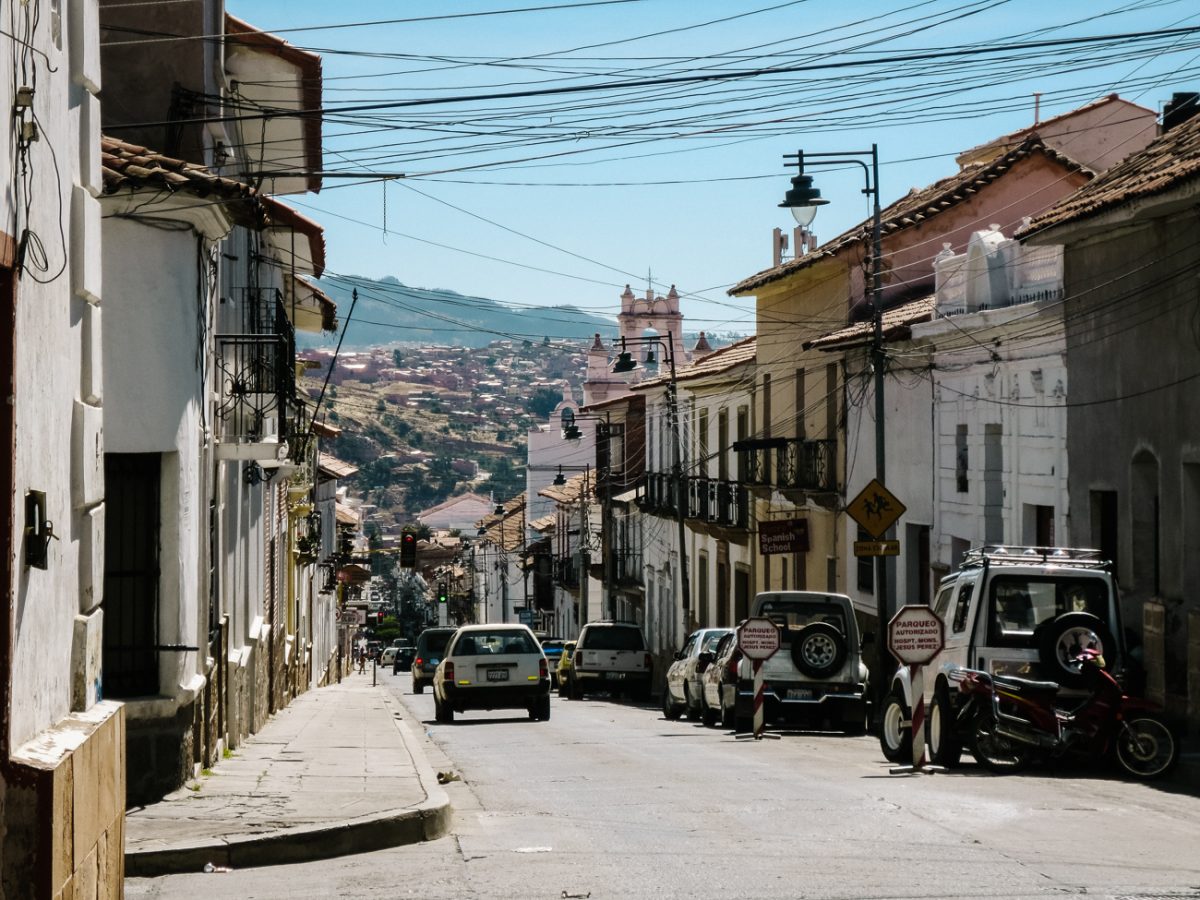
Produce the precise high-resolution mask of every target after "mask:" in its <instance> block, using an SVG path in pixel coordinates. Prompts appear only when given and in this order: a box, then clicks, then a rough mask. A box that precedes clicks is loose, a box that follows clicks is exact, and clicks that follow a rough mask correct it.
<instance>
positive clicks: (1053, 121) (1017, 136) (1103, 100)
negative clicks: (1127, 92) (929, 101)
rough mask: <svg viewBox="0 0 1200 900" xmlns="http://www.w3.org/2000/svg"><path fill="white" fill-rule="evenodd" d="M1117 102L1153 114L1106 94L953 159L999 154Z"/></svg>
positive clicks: (975, 147) (1113, 95) (976, 147)
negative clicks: (987, 152) (989, 152)
mask: <svg viewBox="0 0 1200 900" xmlns="http://www.w3.org/2000/svg"><path fill="white" fill-rule="evenodd" d="M1118 102H1120V103H1127V104H1129V105H1130V106H1134V107H1137V108H1138V109H1141V110H1143V111H1144V112H1146V113H1150V114H1151V115H1153V114H1154V110H1152V109H1150V108H1148V107H1145V106H1141V105H1140V104H1138V103H1134V102H1133V101H1131V100H1124V99H1123V98H1122V97H1121V95H1120V94H1107V95H1105V96H1103V97H1100V98H1099V99H1096V100H1093V101H1092V102H1091V103H1085V104H1084V105H1083V106H1078V107H1076V108H1075V109H1072V110H1069V111H1067V112H1065V113H1060V114H1059V115H1057V116H1051V117H1050V118H1049V119H1042V120H1041V121H1040V122H1038V123H1037V124H1035V125H1026V126H1025V127H1024V128H1018V129H1016V130H1015V131H1010V132H1009V133H1008V134H1003V135H1001V136H1000V137H998V138H993V139H992V140H990V141H987V142H986V143H983V144H976V145H975V146H974V147H972V148H970V149H969V150H964V151H963V152H962V153H960V154H958V156H956V157H955V159H956V160H957V161H958V162H959V164H961V163H962V162H963V161H964V160H967V159H970V158H971V157H973V156H975V155H977V154H978V153H979V152H980V151H981V150H988V149H993V148H994V149H995V151H996V152H997V153H999V152H1001V150H1003V149H1006V148H1008V147H1013V146H1015V145H1017V144H1019V143H1020V142H1021V141H1023V140H1025V138H1027V137H1028V136H1029V135H1031V134H1035V133H1037V132H1038V131H1039V130H1045V128H1046V127H1047V126H1048V125H1057V124H1058V123H1059V122H1065V121H1066V120H1067V119H1072V118H1074V117H1075V116H1078V115H1081V114H1083V113H1086V112H1091V111H1092V110H1094V109H1098V108H1099V107H1101V106H1107V105H1109V104H1110V103H1118Z"/></svg>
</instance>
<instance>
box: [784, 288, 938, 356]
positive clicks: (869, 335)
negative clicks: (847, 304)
mask: <svg viewBox="0 0 1200 900" xmlns="http://www.w3.org/2000/svg"><path fill="white" fill-rule="evenodd" d="M936 306H937V296H936V295H930V296H928V297H922V298H921V299H920V300H910V301H909V302H908V303H901V304H900V305H899V306H893V307H892V308H891V309H885V310H884V311H883V323H882V324H883V339H884V341H894V340H904V339H906V338H908V337H909V335H910V333H911V332H910V330H909V327H910V326H912V325H916V324H917V323H918V322H928V321H929V320H930V319H932V318H933V310H934V308H935V307H936ZM874 337H875V323H874V321H872V320H870V319H868V320H867V321H865V322H853V323H851V324H850V325H847V326H846V327H845V328H839V329H838V330H837V331H831V332H829V333H828V334H823V335H821V336H820V337H819V338H816V339H815V340H811V341H808V342H807V343H805V344H804V349H805V350H808V349H809V348H812V347H815V348H817V349H818V350H845V349H847V348H849V347H856V346H859V345H861V344H867V343H870V342H871V341H872V340H873V339H874Z"/></svg>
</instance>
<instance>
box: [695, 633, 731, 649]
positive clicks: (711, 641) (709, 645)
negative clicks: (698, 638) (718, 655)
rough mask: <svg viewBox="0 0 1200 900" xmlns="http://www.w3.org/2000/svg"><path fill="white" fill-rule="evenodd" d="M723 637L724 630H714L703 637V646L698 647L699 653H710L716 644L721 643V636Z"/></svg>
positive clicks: (715, 647)
mask: <svg viewBox="0 0 1200 900" xmlns="http://www.w3.org/2000/svg"><path fill="white" fill-rule="evenodd" d="M723 637H725V632H723V631H714V632H712V634H710V635H708V636H707V637H706V638H705V639H704V646H703V647H701V648H700V652H701V653H705V652H708V653H712V652H713V651H714V650H716V649H717V644H719V643H721V638H723Z"/></svg>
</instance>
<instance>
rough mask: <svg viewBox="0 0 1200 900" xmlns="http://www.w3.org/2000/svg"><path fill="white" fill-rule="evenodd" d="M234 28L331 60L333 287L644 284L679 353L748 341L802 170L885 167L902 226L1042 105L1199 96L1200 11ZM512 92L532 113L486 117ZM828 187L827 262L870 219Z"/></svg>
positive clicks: (1048, 6) (519, 295)
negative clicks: (832, 244)
mask: <svg viewBox="0 0 1200 900" xmlns="http://www.w3.org/2000/svg"><path fill="white" fill-rule="evenodd" d="M226 6H227V9H228V11H229V12H230V13H232V14H233V15H236V16H238V17H239V18H242V19H245V20H246V21H248V22H250V23H251V24H252V25H254V26H255V27H258V28H262V29H264V30H267V31H272V32H274V33H276V34H278V35H279V36H281V37H283V38H285V39H287V40H288V41H289V42H291V43H293V44H295V45H297V46H300V47H304V48H306V49H311V50H314V51H316V52H319V53H321V55H322V59H323V73H324V81H323V107H324V109H325V119H324V124H323V128H324V168H325V169H326V170H327V171H339V172H344V173H347V174H348V175H352V176H353V177H347V178H337V179H333V178H327V179H326V180H325V186H324V188H323V189H322V191H321V193H320V194H308V195H300V196H293V197H290V198H288V202H289V203H292V204H293V205H295V206H296V207H297V208H299V209H300V210H301V211H302V212H304V213H305V214H306V215H309V216H311V217H313V218H315V219H316V220H317V221H319V222H320V223H321V224H322V225H323V226H324V227H325V235H326V243H327V271H328V272H329V273H330V274H338V275H360V276H366V277H370V278H382V277H384V276H393V277H395V278H397V279H399V280H400V281H401V282H403V283H404V284H406V285H410V286H414V287H423V288H442V289H449V290H453V291H457V292H459V293H461V294H465V295H468V296H482V297H487V298H491V299H494V300H498V301H501V302H504V303H509V304H513V305H520V306H535V307H537V306H550V305H562V304H569V305H573V306H577V307H579V308H581V309H584V310H587V311H589V312H594V313H597V314H602V315H615V314H616V313H617V312H618V311H619V310H620V294H621V292H622V291H623V290H624V286H625V285H626V284H630V285H631V286H632V288H633V290H634V292H635V293H638V294H641V293H644V292H645V291H646V290H647V286H648V285H652V286H653V289H654V290H655V292H656V293H659V294H665V293H666V292H667V290H668V288H669V287H670V286H671V285H675V286H676V287H677V289H678V291H679V292H680V294H681V295H682V297H683V300H682V304H681V305H682V310H683V313H684V316H685V327H686V330H687V331H699V330H706V331H709V332H730V331H732V332H740V333H752V332H753V330H754V309H753V301H752V300H750V299H735V298H731V297H729V296H728V295H727V294H726V290H727V288H728V287H729V286H731V285H732V284H734V283H736V282H738V281H740V280H741V279H743V278H745V277H747V276H749V275H752V274H754V273H755V272H758V271H761V270H762V269H765V268H768V267H769V266H770V265H771V232H772V229H773V228H776V227H780V228H783V229H784V230H785V231H790V230H791V228H792V227H793V226H794V222H793V220H792V217H791V215H790V214H789V212H788V211H787V210H786V209H780V208H778V204H779V202H780V201H781V200H782V199H783V194H784V191H785V190H787V188H788V187H789V179H790V177H791V175H792V174H794V170H792V171H789V170H788V169H787V168H786V167H785V161H784V155H785V154H789V153H795V152H796V151H797V150H800V149H803V150H805V151H806V152H809V153H812V152H826V153H832V152H838V153H843V152H848V151H867V152H869V151H870V149H871V146H872V144H875V145H877V146H878V155H879V161H880V176H879V181H880V184H879V188H880V196H881V199H882V202H883V203H884V205H886V204H888V203H890V202H892V201H894V200H896V199H898V198H899V197H901V196H902V195H903V194H905V193H907V192H908V191H909V190H910V189H911V188H914V187H921V186H924V185H927V184H929V183H931V182H933V181H936V180H937V179H939V178H942V177H946V176H949V175H952V174H953V173H954V172H955V171H957V165H956V164H955V162H954V157H955V155H956V154H957V153H959V152H961V151H962V150H965V149H967V148H969V147H972V146H975V145H977V144H980V143H983V142H985V141H987V140H989V139H991V138H993V137H997V136H999V135H1002V134H1005V133H1007V132H1009V131H1012V130H1015V129H1019V128H1023V127H1025V126H1028V125H1030V124H1032V123H1033V121H1034V93H1035V92H1037V93H1040V95H1041V97H1040V112H1041V118H1043V119H1045V118H1049V117H1050V116H1054V115H1058V114H1060V113H1063V112H1066V111H1068V110H1070V109H1073V108H1075V107H1078V106H1081V105H1083V104H1084V103H1087V102H1089V101H1091V100H1094V99H1097V98H1099V97H1103V96H1104V95H1106V94H1109V93H1112V92H1117V93H1119V94H1120V95H1121V96H1122V97H1125V98H1126V99H1129V100H1131V101H1134V102H1136V103H1140V104H1142V105H1144V106H1147V107H1149V108H1151V109H1154V110H1159V109H1161V107H1162V105H1163V104H1164V103H1165V102H1166V101H1167V100H1169V99H1170V96H1171V94H1172V93H1173V92H1176V91H1188V90H1197V89H1200V5H1197V4H1196V3H1195V0H1133V2H1118V0H1085V2H1076V0H1057V2H1054V3H1046V2H1036V0H976V2H966V0H903V2H896V3H880V2H872V0H862V2H858V3H854V4H847V3H843V2H836V0H791V2H787V0H590V2H589V0H405V2H403V3H396V2H395V0H355V2H342V3H329V2H327V0H326V2H320V3H318V2H316V0H226ZM399 19H404V20H406V21H396V20H399ZM330 26H334V27H330ZM1189 28H1190V29H1196V30H1195V31H1191V32H1189V31H1187V30H1186V29H1189ZM1109 36H1113V37H1112V38H1111V39H1105V40H1097V41H1092V42H1089V43H1080V42H1077V41H1078V39H1081V38H1085V37H1096V38H1103V37H1109ZM1116 36H1119V37H1116ZM1072 41H1076V42H1074V43H1072ZM1030 44H1038V45H1039V46H1029V45H1030ZM779 69H783V70H785V71H778V70H779ZM773 70H774V71H773ZM713 75H719V76H720V77H719V78H716V79H712V80H708V81H699V80H696V79H698V78H699V77H701V76H713ZM626 82H632V84H626ZM580 88H583V90H580ZM512 92H522V93H524V92H537V94H536V95H533V96H530V95H528V94H527V95H526V96H519V97H505V98H495V99H478V98H480V97H481V95H488V94H502V93H512ZM363 104H371V105H375V106H376V108H375V109H372V110H366V111H362V110H360V111H357V112H353V113H351V112H346V113H338V112H337V109H338V108H339V107H342V106H361V105H363ZM810 174H813V175H814V178H815V185H816V186H817V187H818V188H819V189H820V190H821V192H822V195H823V197H824V198H825V199H827V200H828V201H830V202H829V205H827V206H825V207H822V209H821V210H820V213H819V215H818V216H817V219H816V220H815V222H814V223H813V225H812V230H813V231H814V233H815V234H816V235H817V238H818V239H819V240H826V239H829V238H832V237H834V236H835V235H837V234H839V233H840V232H842V231H843V230H845V229H846V228H848V227H850V226H852V225H853V224H855V223H856V222H859V221H862V220H864V219H866V218H867V217H868V216H869V215H870V206H869V199H868V197H866V196H865V195H864V193H863V186H864V179H863V174H862V170H861V169H859V168H857V167H853V166H841V167H836V168H831V169H828V170H825V169H821V170H810ZM400 175H403V177H398V176H400ZM359 176H361V177H359ZM371 302H379V301H378V300H373V301H364V305H363V307H362V308H361V310H360V312H361V314H364V315H365V314H366V313H368V312H369V309H367V308H366V307H367V306H368V305H369V303H371Z"/></svg>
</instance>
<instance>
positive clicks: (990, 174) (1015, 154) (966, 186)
mask: <svg viewBox="0 0 1200 900" xmlns="http://www.w3.org/2000/svg"><path fill="white" fill-rule="evenodd" d="M1034 155H1040V156H1044V157H1046V158H1047V159H1050V160H1052V161H1053V162H1056V163H1058V164H1059V165H1061V166H1062V167H1063V168H1064V169H1066V170H1067V171H1068V172H1083V173H1084V174H1085V175H1087V176H1089V177H1090V176H1092V175H1093V174H1094V173H1093V172H1092V171H1091V170H1090V169H1088V168H1086V167H1084V166H1082V165H1080V164H1079V163H1077V162H1075V161H1074V160H1073V159H1071V158H1070V157H1068V156H1066V155H1064V154H1062V153H1059V152H1058V151H1056V150H1053V149H1051V148H1050V147H1047V146H1046V145H1045V144H1044V143H1043V142H1042V140H1041V138H1039V137H1038V136H1037V135H1036V134H1035V135H1031V136H1030V137H1028V138H1026V139H1025V140H1024V141H1022V142H1021V144H1020V145H1019V146H1017V147H1014V148H1013V149H1012V150H1010V151H1008V152H1007V153H1005V154H1002V155H1000V156H997V157H996V158H995V159H992V160H990V161H988V162H987V163H985V164H983V165H979V166H969V167H967V168H966V169H963V170H962V171H961V172H958V173H957V174H955V175H952V176H950V177H949V178H943V179H942V180H941V181H936V182H934V183H933V184H931V185H929V186H928V187H925V188H921V189H914V190H912V191H910V192H909V193H908V194H906V195H905V196H904V197H901V198H900V199H899V200H897V201H896V202H895V203H893V204H891V205H890V206H888V207H887V208H886V209H884V210H883V211H882V213H881V222H880V226H881V231H882V234H883V237H884V238H886V237H887V236H888V235H891V234H895V233H896V232H898V231H903V230H904V229H906V228H911V227H913V226H916V225H920V224H922V223H924V222H927V221H929V220H930V219H932V218H934V217H935V216H937V215H938V214H939V213H942V212H945V211H946V210H948V209H950V208H952V207H955V206H957V205H959V204H960V203H965V202H966V201H967V200H970V199H971V197H973V196H974V195H975V194H976V193H978V192H979V190H980V189H981V188H984V187H986V186H987V185H989V184H991V183H992V182H993V181H995V180H996V179H997V178H1000V177H1001V176H1003V175H1004V173H1005V172H1007V171H1008V170H1009V169H1011V168H1012V167H1013V166H1014V165H1016V164H1017V163H1018V162H1020V161H1021V160H1024V159H1026V158H1028V157H1031V156H1034ZM870 240H871V220H870V219H867V220H865V221H863V222H860V223H859V224H857V225H855V226H854V227H853V228H851V229H849V230H848V231H844V232H842V233H841V234H840V235H838V236H837V237H835V238H834V239H833V240H831V241H828V242H826V243H824V244H822V245H821V246H820V247H818V248H817V249H816V250H814V251H813V252H812V253H807V254H805V255H804V256H801V257H798V258H797V259H792V260H789V261H788V262H785V263H784V264H783V265H780V266H775V267H774V268H770V269H764V270H763V271H761V272H759V273H757V274H755V275H751V276H750V277H749V278H746V279H744V280H743V281H741V282H739V283H738V284H735V285H734V286H733V287H731V288H730V289H729V291H728V293H729V294H730V295H731V296H735V297H736V296H737V295H739V294H745V293H749V292H750V291H753V290H756V289H757V288H760V287H762V286H763V285H766V284H770V283H771V282H773V281H779V280H780V279H781V278H786V277H787V276H789V275H791V274H792V273H793V272H798V271H800V270H801V269H806V268H808V267H809V266H811V265H813V264H814V263H816V262H817V261H818V260H822V259H827V258H829V257H832V256H836V255H837V254H838V253H840V252H841V251H842V250H844V249H845V248H847V247H850V246H851V245H853V244H858V243H869V242H870Z"/></svg>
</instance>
